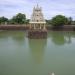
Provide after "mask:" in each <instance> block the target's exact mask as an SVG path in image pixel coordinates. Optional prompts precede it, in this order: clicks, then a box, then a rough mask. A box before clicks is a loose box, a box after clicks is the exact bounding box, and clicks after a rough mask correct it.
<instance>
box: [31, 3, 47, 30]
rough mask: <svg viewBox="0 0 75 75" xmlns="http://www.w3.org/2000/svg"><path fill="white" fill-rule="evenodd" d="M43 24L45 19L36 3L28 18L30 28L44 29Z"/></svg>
mask: <svg viewBox="0 0 75 75" xmlns="http://www.w3.org/2000/svg"><path fill="white" fill-rule="evenodd" d="M45 24H46V21H45V19H44V17H43V13H42V9H41V7H39V5H38V4H37V6H36V7H34V8H33V13H32V15H31V19H30V28H32V29H45Z"/></svg>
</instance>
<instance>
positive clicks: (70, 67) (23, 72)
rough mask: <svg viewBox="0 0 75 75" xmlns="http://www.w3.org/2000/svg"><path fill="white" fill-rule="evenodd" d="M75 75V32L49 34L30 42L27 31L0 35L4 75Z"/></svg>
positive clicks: (0, 69)
mask: <svg viewBox="0 0 75 75" xmlns="http://www.w3.org/2000/svg"><path fill="white" fill-rule="evenodd" d="M51 72H54V73H55V75H75V32H62V31H60V32H48V37H47V39H28V38H27V37H26V32H25V31H0V75H48V74H49V73H51Z"/></svg>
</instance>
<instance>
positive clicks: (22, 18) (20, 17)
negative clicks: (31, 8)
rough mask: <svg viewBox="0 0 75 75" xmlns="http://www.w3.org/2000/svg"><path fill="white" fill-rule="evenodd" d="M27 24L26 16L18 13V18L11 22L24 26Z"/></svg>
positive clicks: (14, 17) (15, 17)
mask: <svg viewBox="0 0 75 75" xmlns="http://www.w3.org/2000/svg"><path fill="white" fill-rule="evenodd" d="M25 22H26V16H25V14H22V13H18V14H17V15H16V16H13V18H12V19H11V20H10V23H12V24H24V23H25Z"/></svg>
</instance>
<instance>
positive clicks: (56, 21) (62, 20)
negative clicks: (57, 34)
mask: <svg viewBox="0 0 75 75" xmlns="http://www.w3.org/2000/svg"><path fill="white" fill-rule="evenodd" d="M67 21H68V19H67V18H66V17H65V16H63V15H56V16H55V17H53V18H52V20H51V24H52V25H53V26H62V25H64V24H66V23H67Z"/></svg>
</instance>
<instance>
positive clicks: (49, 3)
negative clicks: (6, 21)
mask: <svg viewBox="0 0 75 75" xmlns="http://www.w3.org/2000/svg"><path fill="white" fill-rule="evenodd" d="M37 4H38V5H39V6H40V7H42V12H43V14H44V18H45V19H51V18H52V17H54V16H55V15H65V16H67V17H70V16H71V17H72V18H73V19H74V20H75V0H0V17H1V16H5V17H7V18H12V16H14V15H16V14H17V13H23V14H26V17H27V18H28V19H29V18H30V17H31V14H32V10H33V7H34V6H36V5H37Z"/></svg>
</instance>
